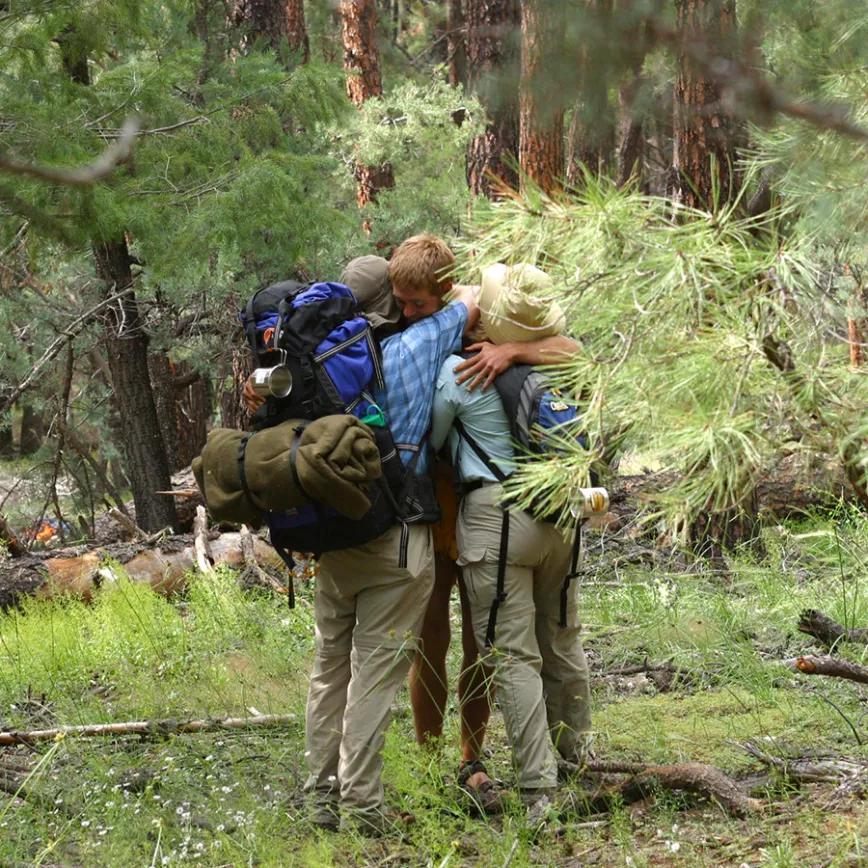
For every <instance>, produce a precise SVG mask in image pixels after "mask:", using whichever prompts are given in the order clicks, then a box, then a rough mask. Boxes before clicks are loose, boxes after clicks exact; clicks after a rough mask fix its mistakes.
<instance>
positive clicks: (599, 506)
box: [570, 488, 609, 518]
mask: <svg viewBox="0 0 868 868" xmlns="http://www.w3.org/2000/svg"><path fill="white" fill-rule="evenodd" d="M608 511H609V492H608V490H607V489H605V488H574V489H573V491H572V494H571V495H570V512H571V513H572V516H573V518H590V517H591V516H593V515H605V514H606V513H607V512H608Z"/></svg>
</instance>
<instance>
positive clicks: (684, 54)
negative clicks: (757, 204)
mask: <svg viewBox="0 0 868 868" xmlns="http://www.w3.org/2000/svg"><path fill="white" fill-rule="evenodd" d="M675 9H676V16H677V25H678V33H679V39H680V42H681V44H680V47H679V53H678V74H677V76H676V79H675V99H674V128H675V139H674V153H673V178H672V190H671V195H672V199H673V201H674V202H675V203H676V204H679V205H686V206H689V207H692V208H701V209H704V210H712V209H714V208H715V206H716V205H717V204H722V203H724V202H726V201H728V200H729V199H730V198H731V196H732V195H733V194H734V192H735V189H734V188H735V179H734V176H733V166H734V147H733V121H732V118H731V117H730V116H729V114H728V113H727V111H726V109H725V107H724V106H723V104H722V102H721V88H720V86H719V85H718V84H717V83H716V82H715V81H714V80H713V79H711V78H709V77H708V75H707V74H706V73H704V72H703V70H702V69H701V68H700V66H699V64H698V63H697V62H696V60H695V58H694V56H693V53H692V52H695V51H696V50H697V49H696V46H698V45H713V46H715V48H719V50H720V51H721V52H722V53H726V51H727V48H728V46H729V45H731V42H732V39H733V36H734V30H735V2H734V0H676V3H675Z"/></svg>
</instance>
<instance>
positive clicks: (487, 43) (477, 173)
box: [465, 0, 521, 199]
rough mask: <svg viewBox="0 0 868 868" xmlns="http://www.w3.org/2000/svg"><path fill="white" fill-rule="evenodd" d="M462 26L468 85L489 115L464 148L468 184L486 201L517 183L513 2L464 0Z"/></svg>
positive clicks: (516, 52)
mask: <svg viewBox="0 0 868 868" xmlns="http://www.w3.org/2000/svg"><path fill="white" fill-rule="evenodd" d="M465 26H466V31H467V85H468V89H469V90H470V91H471V92H473V93H475V94H476V96H477V97H478V99H479V101H480V102H481V103H482V105H483V107H484V108H485V112H486V114H487V116H488V117H487V122H486V126H485V131H484V132H483V133H480V134H479V135H478V136H476V137H475V138H474V139H473V140H472V141H471V142H470V144H469V145H468V147H467V185H468V186H469V187H470V191H471V193H473V194H474V195H475V196H487V197H488V198H490V199H491V198H496V197H497V195H498V189H499V188H501V189H502V188H510V189H515V188H516V187H517V186H518V175H517V173H516V170H515V166H516V165H517V163H518V128H519V123H518V99H517V96H516V94H517V91H518V78H519V64H520V52H519V48H518V45H519V42H518V37H519V29H520V26H521V14H520V11H519V4H518V0H466V4H465Z"/></svg>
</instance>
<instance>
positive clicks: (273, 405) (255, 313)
mask: <svg viewBox="0 0 868 868" xmlns="http://www.w3.org/2000/svg"><path fill="white" fill-rule="evenodd" d="M239 319H240V321H241V323H242V325H243V327H244V332H245V335H246V337H247V342H248V345H249V347H250V349H251V350H252V351H253V353H254V356H255V358H256V360H257V362H258V363H259V364H260V365H264V366H272V365H275V364H278V363H279V364H281V365H284V366H286V367H287V368H288V369H289V371H290V374H291V375H292V389H291V391H290V393H289V394H288V395H287V396H286V397H285V398H273V397H269V398H267V399H266V401H265V403H264V405H263V406H262V407H261V408H260V410H259V411H257V413H256V414H255V416H254V426H253V427H254V431H253V432H252V433H251V434H249V435H247V437H245V438H243V439H242V442H241V446H240V448H239V469H240V476H241V481H242V485H245V474H244V459H245V452H246V448H247V442H248V441H249V439H250V437H255V436H256V431H257V430H262V429H263V428H266V427H271V426H272V425H277V424H279V423H281V422H283V421H286V420H287V419H301V420H306V421H302V422H300V423H299V425H298V426H297V427H296V428H295V429H294V432H293V434H294V441H293V448H292V449H291V450H290V460H293V458H294V455H295V451H296V448H297V445H298V442H299V440H300V438H301V435H302V433H303V431H304V429H305V427H306V424H307V421H312V420H313V419H318V418H320V417H321V416H326V415H331V414H335V413H351V414H353V415H355V416H356V417H357V418H359V419H361V421H363V422H366V423H367V424H368V426H369V429H370V431H371V433H372V434H373V435H374V440H375V442H376V444H377V449H378V451H379V453H380V461H381V464H382V467H383V476H382V477H381V478H380V479H379V480H377V482H376V483H375V485H374V486H372V488H371V490H370V491H369V492H368V495H369V497H370V499H371V508H370V510H369V511H368V512H367V513H366V514H365V515H364V516H363V517H362V518H360V519H350V518H347V517H346V516H343V515H341V514H340V513H338V512H337V511H335V510H333V509H329V508H326V507H324V506H322V505H321V504H318V503H311V504H310V505H308V506H304V507H302V508H300V509H295V510H286V511H282V512H269V513H267V514H266V515H265V516H264V520H265V523H266V524H267V525H268V527H269V532H270V538H271V543H272V545H273V546H274V548H275V549H276V550H277V552H278V554H280V556H281V557H282V558H283V560H284V561H285V562H286V564H287V566H288V567H289V568H290V570H292V568H293V566H294V563H293V560H292V556H291V552H292V551H305V552H312V553H313V554H314V555H316V556H319V555H321V554H322V553H323V552H328V551H334V550H337V549H344V548H351V547H353V546H357V545H362V544H363V543H366V542H369V541H370V540H373V539H376V538H377V537H379V536H381V535H382V534H383V533H385V532H386V531H387V530H388V529H389V528H390V527H391V526H392V525H394V524H399V523H400V524H402V525H404V526H405V527H406V526H407V525H409V524H414V523H433V522H436V521H437V520H439V518H440V511H439V507H438V505H437V500H436V497H435V495H434V489H433V486H432V485H431V484H430V480H428V479H427V477H424V478H420V477H417V476H416V473H415V468H416V463H417V460H418V455H419V454H420V453H417V454H416V455H415V456H414V458H413V460H412V461H411V463H410V464H409V465H408V466H407V467H405V466H404V464H403V462H402V461H401V458H400V456H399V453H398V450H397V449H396V448H395V442H394V438H393V437H392V432H391V431H390V429H389V427H388V425H387V424H386V422H385V419H384V418H383V414H382V412H381V411H380V409H379V407H377V405H376V403H375V402H374V399H373V397H372V392H373V391H374V389H376V388H383V387H384V385H385V384H384V382H383V375H382V369H381V358H380V348H379V345H378V344H377V342H376V339H375V338H374V335H373V332H372V330H371V326H370V324H369V323H368V321H367V320H366V319H365V318H364V316H362V315H361V312H360V311H359V309H358V302H357V301H356V298H355V296H354V295H353V293H352V291H351V290H350V289H349V288H348V287H346V286H344V285H343V284H339V283H314V284H302V283H297V282H296V281H291V280H288V281H283V282H281V283H276V284H273V285H271V286H268V287H266V288H265V289H263V290H260V291H259V292H257V293H255V294H254V295H253V296H252V297H251V298H250V300H249V301H248V302H247V304H246V305H245V307H244V308H243V309H242V310H241V311H240V312H239ZM421 448H422V447H421V446H420V452H421ZM248 498H249V495H248ZM249 499H251V498H249ZM251 500H252V499H251ZM406 541H407V534H406V533H404V534H402V546H401V551H400V553H399V563H400V565H401V566H405V565H406ZM290 604H292V601H290Z"/></svg>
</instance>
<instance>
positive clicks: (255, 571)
mask: <svg viewBox="0 0 868 868" xmlns="http://www.w3.org/2000/svg"><path fill="white" fill-rule="evenodd" d="M199 508H200V509H201V507H199ZM241 553H242V554H243V555H244V572H242V573H241V584H242V585H259V586H261V587H265V588H270V589H271V590H272V591H274V592H275V593H276V594H287V593H291V592H290V591H289V590H288V589H289V588H291V587H292V575H290V576H289V578H288V579H287V582H288V585H287V587H284V586H283V585H281V584H280V582H279V581H278V580H277V579H276V578H275V577H274V576H272V575H271V574H270V573H268V572H267V571H266V570H264V569H263V568H262V567H261V566H259V562H258V561H257V559H256V551H255V550H254V545H253V534H252V533H250V529H249V528H248V527H247V525H246V524H242V525H241Z"/></svg>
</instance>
